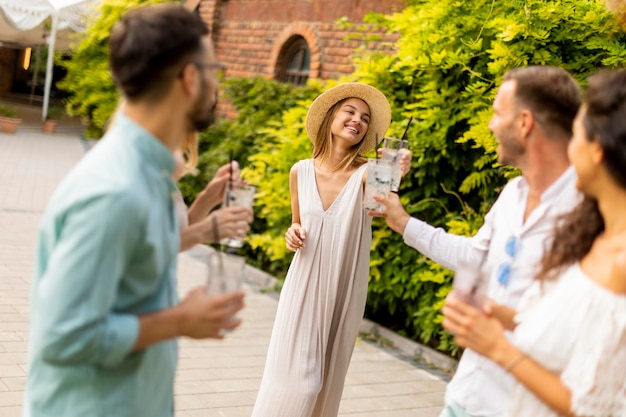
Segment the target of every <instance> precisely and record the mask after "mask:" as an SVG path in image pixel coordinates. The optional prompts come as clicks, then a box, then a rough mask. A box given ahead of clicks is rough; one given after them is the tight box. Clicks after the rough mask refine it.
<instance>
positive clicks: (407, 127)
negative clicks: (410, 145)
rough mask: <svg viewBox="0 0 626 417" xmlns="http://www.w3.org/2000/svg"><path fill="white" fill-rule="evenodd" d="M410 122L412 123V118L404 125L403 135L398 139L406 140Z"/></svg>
mask: <svg viewBox="0 0 626 417" xmlns="http://www.w3.org/2000/svg"><path fill="white" fill-rule="evenodd" d="M412 121H413V116H411V117H410V118H409V123H407V124H406V129H404V133H403V134H402V138H400V140H402V141H404V140H406V132H408V131H409V126H411V122H412Z"/></svg>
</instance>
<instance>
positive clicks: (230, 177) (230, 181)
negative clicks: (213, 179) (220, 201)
mask: <svg viewBox="0 0 626 417" xmlns="http://www.w3.org/2000/svg"><path fill="white" fill-rule="evenodd" d="M228 161H229V162H228V181H227V182H226V184H227V185H226V187H227V188H226V191H225V192H226V198H225V200H226V207H228V205H229V203H230V191H231V190H232V189H233V150H232V149H231V150H230V155H229V157H228Z"/></svg>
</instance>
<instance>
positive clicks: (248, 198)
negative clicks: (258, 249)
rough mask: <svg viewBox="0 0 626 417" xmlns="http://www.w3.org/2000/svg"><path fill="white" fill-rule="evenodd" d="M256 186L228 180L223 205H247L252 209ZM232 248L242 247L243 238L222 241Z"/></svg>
mask: <svg viewBox="0 0 626 417" xmlns="http://www.w3.org/2000/svg"><path fill="white" fill-rule="evenodd" d="M255 192H256V188H255V187H254V186H252V185H247V184H235V183H233V182H230V181H229V182H228V183H227V184H226V190H225V191H224V201H223V203H222V206H223V207H239V206H245V207H249V208H250V209H252V202H253V201H254V193H255ZM220 243H222V244H223V245H226V246H228V247H231V248H240V247H242V246H243V239H241V238H226V239H222V241H221V242H220Z"/></svg>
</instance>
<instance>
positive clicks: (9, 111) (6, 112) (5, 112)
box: [0, 104, 17, 118]
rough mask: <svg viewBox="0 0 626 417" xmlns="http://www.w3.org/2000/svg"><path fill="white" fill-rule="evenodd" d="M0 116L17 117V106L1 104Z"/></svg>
mask: <svg viewBox="0 0 626 417" xmlns="http://www.w3.org/2000/svg"><path fill="white" fill-rule="evenodd" d="M0 116H2V117H8V118H16V117H17V112H16V111H15V108H13V107H11V106H5V105H1V104H0Z"/></svg>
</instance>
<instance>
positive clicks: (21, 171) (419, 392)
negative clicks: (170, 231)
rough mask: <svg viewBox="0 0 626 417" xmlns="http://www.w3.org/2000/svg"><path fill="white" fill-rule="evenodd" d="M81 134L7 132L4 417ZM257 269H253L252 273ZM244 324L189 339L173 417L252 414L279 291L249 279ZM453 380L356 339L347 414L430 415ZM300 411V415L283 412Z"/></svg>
mask: <svg viewBox="0 0 626 417" xmlns="http://www.w3.org/2000/svg"><path fill="white" fill-rule="evenodd" d="M84 152H85V148H84V145H83V143H82V142H81V141H80V140H79V139H78V137H77V135H75V134H73V135H68V134H56V135H52V136H50V135H44V134H41V133H39V131H38V129H37V128H34V127H30V128H29V127H28V126H25V127H22V128H21V130H20V132H18V134H17V135H7V134H3V133H0V190H1V192H0V416H2V417H14V416H19V415H20V412H21V404H22V398H23V391H24V386H25V381H26V372H27V370H26V346H27V339H28V320H29V292H30V283H31V277H32V273H33V265H34V256H35V244H36V231H37V225H38V222H39V219H40V216H41V214H42V211H43V209H44V207H45V204H46V201H47V199H48V198H49V196H50V194H51V193H52V191H53V190H54V188H55V187H56V185H57V183H58V182H59V180H60V179H61V178H62V177H63V176H64V175H65V174H66V172H67V171H68V170H69V169H70V168H71V167H72V166H73V165H74V164H75V163H76V161H77V160H78V159H80V158H81V156H82V155H83V154H84ZM204 271H205V270H204V268H203V266H202V264H201V263H199V262H198V261H196V260H195V259H194V258H193V257H192V256H190V254H181V255H180V256H179V271H178V272H179V290H180V294H184V293H185V292H186V291H187V290H188V289H189V288H191V287H193V286H195V285H200V284H202V283H203V277H204V274H205V272H204ZM252 273H254V274H257V275H258V272H257V271H254V270H251V274H252ZM246 291H247V296H246V308H245V310H244V311H243V312H242V314H241V317H242V318H243V319H244V324H242V326H241V327H240V328H239V329H237V330H236V331H235V332H233V333H232V334H229V335H228V337H227V338H226V339H225V340H223V341H214V340H207V341H194V340H187V339H185V340H182V341H181V350H180V361H179V370H178V373H177V380H176V387H175V389H176V400H175V401H176V417H202V416H216V417H217V416H222V417H249V416H250V414H251V411H252V407H253V404H254V400H255V397H256V394H257V389H258V387H259V383H260V378H261V374H262V370H263V365H264V361H265V354H266V351H267V346H268V342H269V337H270V332H271V327H272V323H273V320H274V315H275V312H276V306H277V301H276V296H275V295H274V296H272V295H271V294H270V295H268V294H263V293H261V292H259V291H258V290H257V289H256V287H255V286H253V285H247V286H246ZM444 379H445V378H444ZM445 385H446V382H445V381H444V380H442V379H440V378H439V376H438V375H437V373H436V372H429V371H427V370H425V369H424V367H422V366H419V365H418V364H416V363H414V362H412V361H409V360H406V359H402V358H401V357H399V355H397V354H395V353H394V352H393V351H392V350H390V349H388V348H382V347H380V346H378V345H375V344H372V343H370V342H366V341H358V342H357V345H356V347H355V352H354V356H353V358H352V362H351V364H350V370H349V372H348V377H347V381H346V387H345V390H344V394H343V400H342V403H341V408H340V413H339V415H340V416H342V417H366V416H367V417H391V416H393V417H408V416H412V417H431V416H433V417H434V416H437V415H438V414H439V410H440V409H441V405H442V400H443V391H444V389H445ZM285 417H297V416H285Z"/></svg>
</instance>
